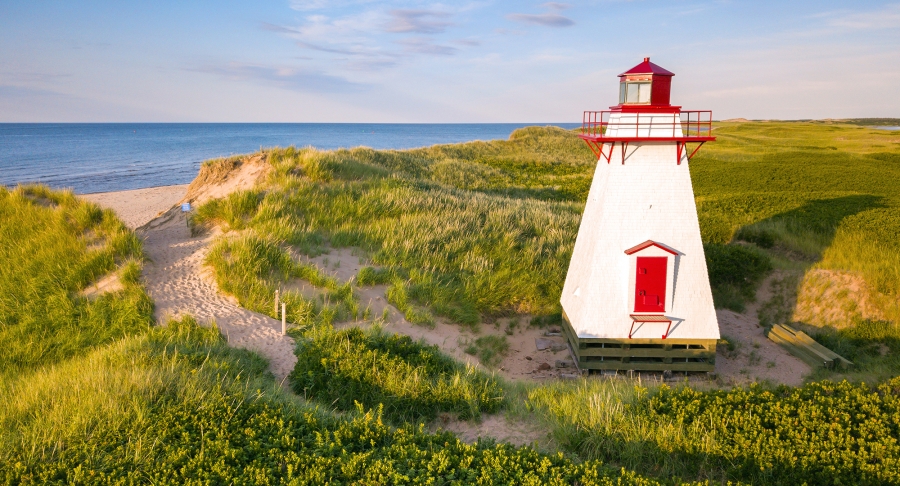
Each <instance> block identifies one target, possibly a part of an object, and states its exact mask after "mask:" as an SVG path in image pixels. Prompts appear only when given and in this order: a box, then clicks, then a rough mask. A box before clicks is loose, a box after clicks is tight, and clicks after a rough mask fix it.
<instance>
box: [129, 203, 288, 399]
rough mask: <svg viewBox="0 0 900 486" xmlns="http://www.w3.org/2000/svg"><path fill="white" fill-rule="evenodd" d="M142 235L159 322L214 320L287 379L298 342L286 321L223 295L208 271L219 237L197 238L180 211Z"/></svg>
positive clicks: (232, 342) (146, 279) (228, 335)
mask: <svg viewBox="0 0 900 486" xmlns="http://www.w3.org/2000/svg"><path fill="white" fill-rule="evenodd" d="M138 235H139V236H140V237H142V238H143V239H144V250H145V251H146V252H147V255H148V256H149V257H150V260H151V261H149V262H147V263H146V264H144V272H143V277H144V282H145V284H146V287H147V293H148V294H150V297H151V298H153V300H154V302H155V303H156V309H155V314H156V318H157V320H158V321H159V322H165V318H166V317H167V316H172V317H177V316H181V315H184V314H190V315H192V316H194V318H196V319H197V321H198V322H200V323H202V324H208V323H211V322H213V321H215V323H216V324H217V325H218V326H219V329H220V330H221V331H222V334H224V335H225V337H226V338H227V339H228V344H230V345H232V346H236V347H239V348H245V349H249V350H252V351H256V352H258V353H260V354H261V355H263V356H265V357H266V358H267V359H268V360H269V368H270V370H271V371H272V373H273V374H274V375H275V377H276V378H277V379H278V380H279V381H283V380H284V379H285V378H286V377H287V375H288V374H289V373H290V372H291V370H292V369H293V368H294V363H296V362H297V357H296V356H295V355H294V341H293V339H291V338H290V337H287V336H282V335H281V322H280V321H277V320H275V319H272V318H270V317H268V316H264V315H262V314H257V313H255V312H251V311H249V310H247V309H244V308H243V307H241V306H239V305H238V304H237V302H235V301H234V300H233V299H230V298H228V297H226V296H224V295H223V294H221V293H220V292H219V289H218V287H217V286H216V283H215V281H214V280H213V278H212V275H211V273H210V271H209V269H207V268H206V267H204V265H203V261H204V259H205V258H206V254H207V253H208V252H209V244H210V242H211V240H212V239H213V237H214V235H205V236H201V237H196V238H192V237H191V232H190V230H189V229H188V227H187V223H186V221H185V217H184V216H183V215H182V213H181V212H180V210H179V209H178V208H175V209H172V210H170V211H169V212H167V213H165V214H163V215H162V216H160V217H159V218H157V219H155V220H153V221H151V222H150V224H148V225H147V226H144V227H143V228H140V229H139V230H138Z"/></svg>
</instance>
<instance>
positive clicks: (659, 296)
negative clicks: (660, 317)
mask: <svg viewBox="0 0 900 486" xmlns="http://www.w3.org/2000/svg"><path fill="white" fill-rule="evenodd" d="M666 260H667V258H666V257H637V277H636V278H635V279H634V311H635V312H665V311H666V263H667V261H666Z"/></svg>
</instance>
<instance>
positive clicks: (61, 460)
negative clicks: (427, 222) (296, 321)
mask: <svg viewBox="0 0 900 486" xmlns="http://www.w3.org/2000/svg"><path fill="white" fill-rule="evenodd" d="M0 216H2V218H0V223H2V226H0V230H2V232H0V255H3V256H4V258H5V257H7V256H9V257H11V258H15V260H14V261H16V262H20V263H21V264H19V265H3V267H2V272H3V273H2V274H0V275H2V277H3V278H2V280H0V285H2V286H3V287H2V288H0V290H2V292H0V293H2V297H3V298H4V299H5V300H2V301H0V302H2V305H3V306H2V307H0V309H2V312H3V314H2V316H3V320H2V322H0V325H2V326H3V327H2V332H3V334H2V338H3V341H2V344H3V345H4V346H5V352H6V353H7V354H6V356H7V357H10V356H11V357H12V358H13V359H4V360H3V361H0V364H2V366H3V368H2V375H0V376H2V379H0V403H2V404H3V405H2V406H0V484H134V483H165V484H201V483H202V484H260V485H264V484H266V485H268V484H283V483H286V484H298V485H303V484H310V485H318V484H328V483H330V484H385V483H388V484H399V483H403V484H473V483H479V484H533V485H537V484H558V485H564V484H573V483H578V484H584V485H594V484H658V482H657V481H654V480H652V479H648V478H644V477H642V476H640V475H637V474H635V473H633V472H630V471H619V470H616V469H613V468H609V467H607V466H604V465H603V464H601V463H599V462H597V461H587V462H581V461H575V460H573V459H572V458H569V457H565V456H564V455H562V454H542V453H539V452H537V451H535V450H534V449H532V448H530V447H520V448H516V447H512V446H509V445H503V444H499V445H498V444H494V443H492V442H490V441H482V442H480V443H478V444H474V445H469V444H465V443H462V442H460V441H459V440H458V439H457V438H456V437H454V436H453V435H452V434H449V433H444V434H429V433H425V432H424V431H423V429H422V428H421V427H416V426H412V425H402V426H400V427H394V426H390V425H387V424H385V423H383V422H382V419H381V412H379V410H378V409H384V410H385V413H389V412H388V411H389V410H394V411H396V410H404V409H405V407H398V408H396V409H390V403H391V402H390V400H388V399H387V398H385V399H378V400H372V403H373V404H375V403H376V402H377V408H376V409H364V408H363V407H361V406H360V407H359V408H356V409H350V410H348V411H347V412H346V413H344V414H339V415H336V414H332V413H330V412H328V411H325V410H322V409H321V408H319V407H317V406H316V405H315V404H309V403H307V402H305V401H303V400H302V399H300V398H298V397H296V396H291V395H289V394H287V393H286V392H284V391H282V390H281V388H280V387H279V386H278V385H276V384H275V382H274V380H273V378H272V377H271V375H270V374H269V373H268V372H267V363H266V362H265V360H263V359H262V358H260V357H259V356H258V355H256V354H255V353H252V352H250V351H246V350H239V349H234V348H231V347H229V346H228V345H227V343H226V341H225V339H224V338H223V336H222V335H221V334H220V333H219V331H218V329H216V328H215V327H211V328H209V327H207V328H204V327H200V326H198V325H197V323H196V322H195V321H194V320H193V319H192V318H190V317H184V318H182V319H181V320H179V321H170V322H168V323H166V325H165V326H161V327H156V326H154V327H151V326H149V319H150V310H151V306H150V303H149V300H148V299H147V297H146V295H144V292H143V289H142V287H141V285H140V282H139V280H138V278H137V277H138V273H139V269H140V268H139V266H140V262H141V260H140V259H141V245H140V241H139V240H138V239H137V238H135V236H134V234H133V233H131V232H130V231H128V230H127V229H125V228H123V227H122V226H121V223H120V222H118V220H116V218H115V217H114V216H113V215H112V214H111V213H109V212H104V211H100V210H99V209H98V208H97V207H96V206H94V205H91V204H87V203H82V202H79V201H77V200H76V199H75V198H74V197H73V196H72V194H71V193H59V192H52V191H49V190H47V189H46V188H42V187H28V188H19V189H16V190H13V191H7V190H5V189H0ZM101 243H102V244H101ZM221 251H222V255H220V258H223V259H225V260H228V259H229V258H230V257H234V258H237V259H248V260H249V261H251V262H252V264H253V265H261V266H262V268H251V267H248V268H250V269H249V270H248V268H242V269H241V272H240V274H242V275H251V276H253V278H254V279H259V280H265V279H266V278H268V277H269V276H271V275H273V274H277V273H278V272H285V273H290V274H297V275H301V274H302V275H303V276H304V278H308V279H312V280H316V279H323V280H321V283H322V285H324V286H326V287H327V286H329V285H331V283H329V282H330V281H328V280H327V278H325V277H322V276H321V275H319V274H316V273H310V269H308V268H306V267H303V266H302V265H297V264H296V263H292V262H290V261H289V259H286V258H285V257H284V254H283V253H282V251H281V249H280V248H278V247H277V246H276V247H272V246H267V245H266V244H264V243H262V242H259V241H256V240H253V239H252V238H244V239H239V240H237V246H223V247H222V249H221ZM6 261H7V260H4V262H6ZM230 264H234V265H237V263H235V262H233V261H230ZM116 265H124V269H123V270H121V272H122V279H123V281H124V286H125V288H124V289H123V290H122V291H120V292H117V293H114V294H112V295H110V296H108V297H101V298H98V299H97V300H95V301H88V300H86V299H83V298H80V297H77V292H78V291H79V290H80V289H82V288H83V287H84V286H85V285H86V284H87V283H89V282H92V281H93V280H94V279H95V278H96V277H98V276H102V275H104V274H106V273H107V272H108V271H109V270H112V269H113V268H116ZM229 268H230V267H228V266H227V265H225V270H229ZM36 269H39V270H42V271H35V270H36ZM231 270H232V271H235V272H237V270H235V269H234V268H231ZM251 270H252V271H251ZM304 272H305V273H304ZM36 310H39V311H41V312H36ZM48 317H52V318H54V319H57V320H56V321H49V320H46V319H47V318H48ZM23 326H36V328H35V327H32V328H28V330H29V331H30V332H28V333H20V334H19V335H17V334H15V333H14V332H10V330H13V331H15V330H16V329H17V328H19V327H23ZM320 329H322V330H325V329H326V328H325V327H324V326H321V327H320ZM38 331H39V332H38ZM294 332H298V331H297V330H295V331H294ZM329 332H330V334H329V333H323V334H322V335H321V337H322V341H321V342H320V343H319V344H324V343H325V342H326V341H327V340H328V339H330V337H333V336H337V335H338V333H335V332H334V331H329ZM354 332H355V333H357V334H358V333H359V331H352V332H350V333H348V334H353V336H354V337H359V336H358V335H357V334H354ZM309 335H310V336H312V334H311V333H310V334H309ZM354 342H355V343H356V344H359V345H360V346H362V348H361V350H362V349H364V350H366V352H368V353H369V354H365V353H363V354H365V356H366V357H369V356H372V357H374V358H375V361H376V362H378V361H379V360H383V361H382V364H383V365H384V367H383V368H382V369H381V370H380V372H381V373H382V374H390V373H393V374H394V377H395V378H396V379H397V380H407V381H406V382H404V383H403V384H402V386H401V388H391V386H390V382H380V383H379V384H377V385H376V386H379V387H384V388H383V391H384V392H385V395H386V397H388V398H389V397H391V396H405V397H412V395H408V394H407V395H402V394H403V393H407V392H409V391H410V390H414V387H412V386H411V385H412V384H413V382H412V381H410V380H408V378H409V377H410V376H412V375H414V374H415V373H419V376H421V377H422V380H421V381H419V382H418V384H417V385H416V386H421V385H425V387H424V388H421V387H420V388H419V389H417V390H416V391H415V393H417V394H418V397H417V398H413V402H412V403H415V405H416V406H417V407H418V406H421V405H422V400H424V401H425V403H428V404H431V406H433V407H434V408H433V410H441V411H445V410H447V411H454V412H457V413H459V414H460V415H466V416H468V415H476V414H478V413H480V412H483V411H492V410H494V409H495V407H496V406H497V400H496V391H497V384H496V383H495V382H494V381H492V379H490V378H488V377H485V376H484V375H481V374H479V373H476V372H473V371H471V370H463V369H462V368H461V367H460V366H459V365H458V364H456V363H455V362H453V361H452V360H450V359H448V358H446V357H443V356H442V355H440V354H439V353H436V352H435V351H434V349H432V348H427V347H423V346H420V345H418V344H415V343H412V342H411V341H409V340H408V339H403V338H397V337H391V336H387V335H383V334H378V333H375V332H373V333H371V334H367V335H364V336H362V338H361V339H358V340H356V341H354ZM326 348H327V349H324V350H323V352H331V353H334V352H335V351H337V349H335V348H330V347H327V346H326ZM31 350H37V351H31ZM361 355H362V354H361ZM361 355H357V354H351V355H343V356H339V357H340V358H341V359H342V360H343V361H348V362H350V361H353V360H357V361H355V362H358V358H359V357H360V356H361ZM335 356H338V355H335ZM402 366H412V367H413V368H410V369H406V370H403V371H400V370H399V369H398V367H402ZM462 374H465V375H466V376H462ZM373 376H374V375H373ZM473 379H474V380H476V381H477V380H480V382H481V383H482V384H483V386H482V388H480V389H468V388H466V386H467V384H468V383H471V380H473ZM370 390H371V388H370ZM466 390H468V392H470V393H471V394H470V395H466V394H465V393H462V394H460V391H466ZM361 398H364V397H361ZM370 398H371V396H370ZM416 400H418V401H416ZM429 400H430V401H429ZM382 403H387V404H388V405H387V408H385V406H384V405H381V404H382ZM328 408H330V407H328ZM427 410H428V409H427V408H426V409H425V414H424V415H422V416H423V417H428V416H430V415H428V413H429V412H428V411H427Z"/></svg>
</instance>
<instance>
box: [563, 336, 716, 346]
mask: <svg viewBox="0 0 900 486" xmlns="http://www.w3.org/2000/svg"><path fill="white" fill-rule="evenodd" d="M578 342H580V343H585V344H588V345H589V346H590V345H592V344H623V343H629V344H701V345H705V346H708V345H713V344H716V340H715V339H688V338H666V339H660V338H631V339H628V338H627V337H625V338H583V337H579V338H578Z"/></svg>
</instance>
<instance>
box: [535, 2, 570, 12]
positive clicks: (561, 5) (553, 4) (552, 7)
mask: <svg viewBox="0 0 900 486" xmlns="http://www.w3.org/2000/svg"><path fill="white" fill-rule="evenodd" d="M541 7H544V8H548V9H550V10H565V9H567V8H570V7H571V5H569V4H568V3H560V2H547V3H544V4H541Z"/></svg>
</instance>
